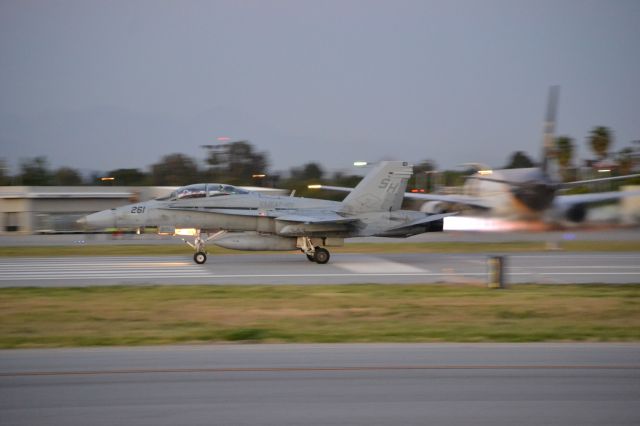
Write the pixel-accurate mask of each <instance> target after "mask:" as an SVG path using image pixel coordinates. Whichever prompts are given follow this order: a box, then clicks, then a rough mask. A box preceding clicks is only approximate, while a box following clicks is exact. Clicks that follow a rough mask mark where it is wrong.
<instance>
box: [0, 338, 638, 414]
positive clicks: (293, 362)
mask: <svg viewBox="0 0 640 426" xmlns="http://www.w3.org/2000/svg"><path fill="white" fill-rule="evenodd" d="M639 407H640V346H639V345H637V344H524V345H523V344H393V345H391V344H375V345H229V346H170V347H143V348H105V349H102V348H100V349H53V350H9V351H0V417H1V418H2V423H3V424H6V425H32V424H50V425H65V426H67V425H83V424H87V423H91V424H94V425H111V424H136V425H176V424H190V425H211V424H220V425H229V424H233V425H253V424H262V425H300V424H305V425H345V424H351V425H365V424H366V425H389V424H402V425H423V424H436V425H458V424H470V423H473V424H478V425H513V424H519V425H540V424H580V425H602V424H607V425H635V424H638V423H639V422H640V408H639Z"/></svg>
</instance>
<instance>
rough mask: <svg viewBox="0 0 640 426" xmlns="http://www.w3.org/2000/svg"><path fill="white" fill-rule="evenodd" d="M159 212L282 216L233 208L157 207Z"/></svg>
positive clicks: (268, 212)
mask: <svg viewBox="0 0 640 426" xmlns="http://www.w3.org/2000/svg"><path fill="white" fill-rule="evenodd" d="M158 209H160V210H170V211H183V212H198V213H218V214H228V215H232V216H261V217H277V216H279V215H282V211H277V210H266V209H256V208H247V209H234V208H229V209H227V208H217V207H216V208H206V207H158Z"/></svg>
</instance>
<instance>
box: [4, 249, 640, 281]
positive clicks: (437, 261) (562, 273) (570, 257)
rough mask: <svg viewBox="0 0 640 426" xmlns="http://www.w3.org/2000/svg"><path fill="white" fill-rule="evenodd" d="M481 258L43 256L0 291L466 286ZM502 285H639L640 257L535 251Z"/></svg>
mask: <svg viewBox="0 0 640 426" xmlns="http://www.w3.org/2000/svg"><path fill="white" fill-rule="evenodd" d="M487 259H488V256H487V255H486V254H415V253H403V254H376V255H368V254H367V255H365V254H348V253H337V254H334V255H333V256H332V259H331V261H330V263H329V264H327V265H318V264H315V263H311V262H309V261H307V260H306V258H305V257H304V256H302V255H301V254H299V253H295V254H238V255H220V256H210V257H209V260H208V261H207V263H206V264H204V265H196V264H195V263H194V262H193V261H192V260H191V257H190V256H189V255H188V254H185V256H156V257H148V256H129V257H110V256H104V257H79V256H78V257H46V258H35V257H34V258H20V257H18V258H2V259H0V287H26V286H46V287H59V286H93V285H118V284H245V285H257V284H353V283H396V284H407V283H471V284H474V283H476V284H482V283H484V282H486V280H487V272H488V266H487ZM506 274H507V282H508V283H512V284H517V283H531V282H534V283H549V284H567V283H609V284H624V283H639V282H640V254H638V253H637V252H628V253H620V252H616V253H591V252H590V253H566V252H540V253H520V254H516V253H514V254H509V255H508V256H507V257H506Z"/></svg>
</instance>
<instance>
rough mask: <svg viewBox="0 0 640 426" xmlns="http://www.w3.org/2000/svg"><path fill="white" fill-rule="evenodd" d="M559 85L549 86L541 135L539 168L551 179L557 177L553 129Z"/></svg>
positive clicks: (554, 126)
mask: <svg viewBox="0 0 640 426" xmlns="http://www.w3.org/2000/svg"><path fill="white" fill-rule="evenodd" d="M559 92H560V86H551V87H550V88H549V98H548V100H547V113H546V117H545V120H544V131H543V137H542V161H541V163H540V168H541V169H542V172H543V173H545V174H547V175H549V176H550V177H551V178H552V179H555V178H557V173H558V171H557V164H556V162H555V151H556V147H555V131H556V111H557V109H558V95H559Z"/></svg>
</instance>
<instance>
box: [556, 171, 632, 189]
mask: <svg viewBox="0 0 640 426" xmlns="http://www.w3.org/2000/svg"><path fill="white" fill-rule="evenodd" d="M638 176H640V173H636V174H633V175H624V176H610V177H605V178H598V179H587V180H576V181H573V182H565V183H561V184H560V185H559V186H560V188H572V187H574V186H580V185H584V184H586V183H595V182H607V181H613V180H622V179H630V178H635V177H638Z"/></svg>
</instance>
